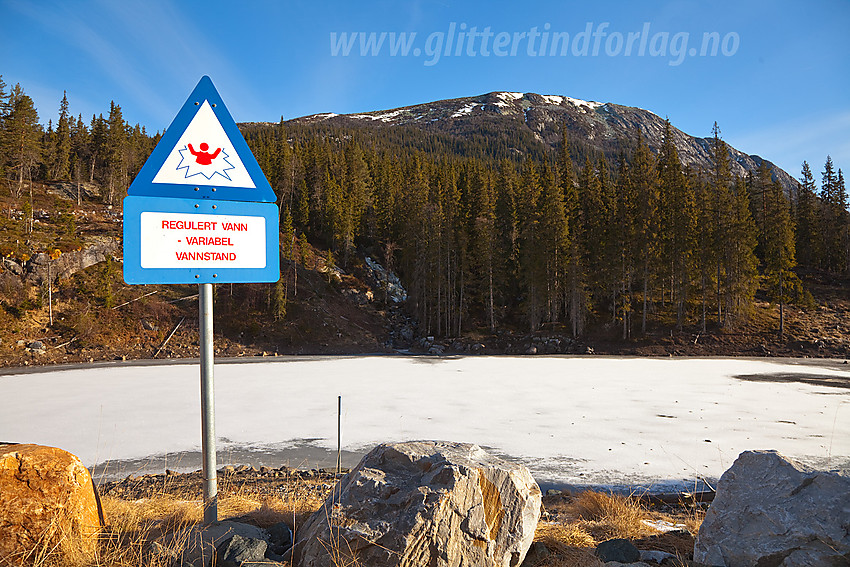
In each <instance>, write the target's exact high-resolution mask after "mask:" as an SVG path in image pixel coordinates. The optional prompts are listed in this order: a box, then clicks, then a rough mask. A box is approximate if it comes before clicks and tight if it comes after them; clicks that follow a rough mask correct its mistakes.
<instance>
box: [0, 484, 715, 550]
mask: <svg viewBox="0 0 850 567" xmlns="http://www.w3.org/2000/svg"><path fill="white" fill-rule="evenodd" d="M222 486H223V488H224V490H222V491H221V492H220V496H219V501H218V513H219V514H218V515H219V518H221V519H233V520H238V521H241V522H246V523H250V524H254V525H257V526H259V527H263V528H266V527H270V526H272V525H274V524H276V523H278V522H286V523H287V524H288V525H289V526H290V527H292V528H293V531H294V530H295V528H297V527H299V526H300V525H302V524H303V523H304V522H305V521H306V519H307V518H308V517H309V516H310V515H311V514H312V513H313V512H315V511H316V510H318V509H320V508H321V506H322V504H323V502H324V498H325V497H326V496H327V494H323V493H321V492H319V491H317V490H315V488H314V487H313V486H311V481H309V480H301V481H299V482H296V483H295V484H294V485H293V486H291V487H288V489H287V490H286V491H283V492H282V493H281V494H272V495H269V494H260V493H257V492H253V491H252V490H251V488H250V486H248V485H233V484H229V483H227V482H224V483H222ZM102 503H103V512H104V517H105V520H106V529H105V531H104V535H103V536H102V537H101V539H100V542H99V545H98V548H97V552H96V553H95V554H94V555H92V554H90V553H86V552H85V551H84V546H83V545H81V544H80V542H79V540H75V539H74V538H62V539H61V540H60V542H59V543H58V544H55V543H54V544H51V545H47V544H46V543H45V545H42V546H40V547H39V548H38V549H37V550H36V552H35V553H34V554H32V555H31V556H30V557H27V558H15V560H14V561H10V562H8V563H4V562H3V560H0V567H7V565H8V566H9V567H11V566H12V565H20V564H27V565H33V566H35V567H137V566H141V565H145V566H149V567H168V566H169V565H170V564H171V563H172V561H173V557H174V556H175V555H178V554H179V552H180V551H181V549H182V547H183V546H185V542H176V543H172V544H170V545H169V546H168V548H163V547H161V546H160V547H157V546H156V545H153V546H152V545H151V542H154V541H156V540H158V539H160V538H162V539H161V541H168V538H167V537H163V536H168V535H170V534H179V533H186V532H188V530H185V528H188V527H191V526H193V525H196V524H199V523H200V522H201V521H202V518H203V505H202V502H200V501H198V500H185V499H182V498H179V497H176V496H172V495H169V494H166V493H164V492H163V493H161V494H156V495H153V496H151V497H149V498H144V499H139V500H122V499H120V498H113V497H103V498H102ZM549 511H550V513H551V512H555V515H556V516H557V521H541V522H540V524H539V525H538V526H537V530H536V533H535V538H534V539H535V541H537V542H541V543H543V544H544V545H545V546H546V548H547V549H548V550H549V552H550V555H549V556H548V557H546V558H544V559H543V560H541V561H540V562H538V563H537V566H536V567H567V566H570V567H599V566H600V565H602V563H601V562H600V561H599V560H598V559H597V558H596V557H595V556H594V555H593V553H592V548H593V547H594V546H596V545H597V544H598V543H599V542H601V541H604V540H607V539H611V538H625V539H632V540H634V539H639V538H642V537H646V536H650V535H653V534H656V533H657V531H656V530H655V529H654V528H652V527H651V526H647V525H646V524H645V523H644V520H649V519H657V518H658V517H659V515H658V514H655V513H651V512H649V511H648V510H647V509H646V508H645V507H644V506H643V505H642V504H641V502H640V500H639V499H638V498H635V497H633V496H621V495H616V494H606V493H602V492H594V491H586V492H582V493H580V494H579V495H577V496H576V497H575V498H572V499H570V500H564V501H562V502H559V503H557V504H556V505H554V506H552V508H550V509H549ZM702 515H703V514H702V513H700V512H698V511H693V513H690V512H688V511H686V512H685V513H684V514H683V516H680V517H677V518H676V522H679V523H684V524H685V525H687V526H688V529H689V530H690V531H691V533H696V530H697V529H698V527H699V523H700V522H701V520H702ZM667 519H668V520H671V519H672V518H667ZM54 541H55V539H54ZM336 559H337V561H336V562H335V563H336V565H338V566H340V567H342V566H345V565H351V566H353V565H357V562H356V560H353V561H352V560H351V559H350V557H347V556H344V555H340V556H339V557H337V558H336ZM346 559H348V561H346Z"/></svg>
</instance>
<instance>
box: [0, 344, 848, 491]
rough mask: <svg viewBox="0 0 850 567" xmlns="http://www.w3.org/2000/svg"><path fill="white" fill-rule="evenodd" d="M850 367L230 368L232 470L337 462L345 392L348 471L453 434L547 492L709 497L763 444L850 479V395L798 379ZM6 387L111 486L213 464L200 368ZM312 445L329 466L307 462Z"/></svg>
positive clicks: (13, 413) (368, 361)
mask: <svg viewBox="0 0 850 567" xmlns="http://www.w3.org/2000/svg"><path fill="white" fill-rule="evenodd" d="M844 368H846V367H843V368H842V367H840V366H838V365H835V364H833V365H829V364H826V365H823V366H818V365H813V364H798V363H796V362H795V361H783V360H776V361H767V360H751V359H647V358H609V357H459V358H451V357H400V356H371V357H369V356H366V357H290V358H285V359H277V360H275V361H271V362H269V361H251V362H245V361H244V359H237V360H233V359H230V360H219V361H217V364H216V367H215V396H216V434H217V438H218V442H217V443H218V450H219V455H220V456H219V463H220V464H224V463H225V462H227V461H228V457H231V458H232V460H233V461H236V462H252V463H253V464H258V465H259V464H267V465H269V466H280V465H281V464H290V465H292V466H295V465H300V466H308V467H312V466H332V464H333V463H335V459H336V455H335V451H336V444H337V439H336V430H337V396H338V395H339V396H342V406H343V414H342V445H343V449H344V450H345V451H346V455H347V457H346V458H347V460H348V461H349V462H348V463H347V464H349V465H353V464H354V463H355V462H356V460H357V458H359V456H360V455H362V454H364V453H365V452H367V451H368V450H369V449H371V447H373V446H374V445H375V444H377V443H380V442H385V441H405V440H413V439H440V440H450V441H461V442H470V443H477V444H479V445H481V446H484V447H487V448H489V449H490V450H491V451H492V452H494V453H496V454H499V455H502V456H506V457H508V458H511V459H515V460H517V461H519V462H522V463H523V464H525V465H526V466H528V467H529V469H531V471H532V473H533V474H534V476H535V478H536V479H537V480H538V482H540V483H541V484H542V485H543V486H564V485H588V484H605V485H615V486H633V487H634V486H642V487H647V488H649V489H650V490H653V491H662V490H666V489H670V488H676V487H679V488H684V487H690V488H693V487H694V483H695V481H696V480H697V479H702V478H705V479H716V478H718V477H719V476H720V475H721V474H722V473H723V471H724V470H726V469H727V468H728V467H729V466H730V465H731V464H732V462H733V461H734V459H735V458H736V457H737V456H738V454H739V453H741V452H742V451H744V450H749V449H776V450H778V451H780V452H781V453H783V454H784V455H786V456H789V457H793V458H797V459H799V460H802V461H803V462H805V463H808V464H810V465H813V466H816V467H818V468H824V469H835V468H843V469H845V470H847V469H848V468H850V389H847V388H841V387H833V386H828V385H819V384H813V383H810V381H811V380H809V381H806V380H803V381H795V380H796V379H795V377H796V378H804V379H818V378H821V379H836V378H838V379H844V380H846V379H847V378H850V372H848V371H846V370H844ZM16 372H17V373H16ZM736 376H749V377H751V379H740V378H736ZM776 376H784V377H785V378H786V380H782V381H774V380H773V377H776ZM788 376H791V378H792V379H791V380H787V378H788ZM753 377H754V378H755V379H752V378H753ZM0 392H2V397H3V399H4V400H6V403H5V404H4V406H5V407H4V410H3V412H2V413H0V439H2V440H4V441H9V442H21V443H40V444H45V445H52V446H57V447H61V448H63V449H66V450H68V451H71V452H72V453H75V454H77V455H78V456H79V457H80V458H81V459H82V460H83V462H84V463H86V464H87V465H89V466H91V465H95V464H100V465H101V468H102V465H103V463H107V462H109V463H111V464H110V471H111V472H112V474H123V475H126V474H129V473H136V472H138V471H136V470H131V469H132V468H133V467H138V466H139V464H140V463H142V464H143V463H145V462H146V461H147V462H148V463H149V467H151V468H150V469H149V470H147V471H146V472H161V471H162V460H163V459H164V458H167V461H166V462H167V464H168V466H169V468H176V469H182V470H194V469H197V468H200V457H199V456H198V455H197V452H198V451H199V450H200V387H199V368H198V366H197V364H175V365H160V364H157V365H131V364H120V365H110V366H95V367H91V368H76V369H68V370H50V369H47V370H46V371H44V372H30V371H24V370H21V369H9V370H5V371H4V373H3V375H0ZM304 446H309V447H312V448H313V449H314V452H313V455H314V456H312V457H311V458H310V459H308V462H298V460H297V459H303V458H304V457H303V456H299V455H303V453H299V452H297V450H298V449H303V448H304ZM316 454H318V455H319V457H316V456H315V455H316ZM180 455H182V457H181V458H180V459H179V461H177V460H176V459H178V456H180ZM166 456H167V457H166ZM294 459H295V460H294ZM131 463H132V466H130V464H131ZM152 463H157V464H158V468H156V467H155V466H153V465H152ZM175 464H176V465H177V466H175Z"/></svg>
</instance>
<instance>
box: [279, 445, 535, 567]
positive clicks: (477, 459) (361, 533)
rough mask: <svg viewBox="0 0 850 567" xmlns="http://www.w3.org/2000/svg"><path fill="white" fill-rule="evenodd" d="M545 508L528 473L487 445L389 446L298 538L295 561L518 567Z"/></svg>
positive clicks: (374, 566)
mask: <svg viewBox="0 0 850 567" xmlns="http://www.w3.org/2000/svg"><path fill="white" fill-rule="evenodd" d="M540 504H541V494H540V488H539V487H538V486H537V483H536V482H535V481H534V479H533V478H532V477H531V473H529V472H528V469H526V468H525V467H523V466H522V465H518V464H514V463H509V462H507V461H504V460H502V459H499V458H496V457H493V456H491V455H489V454H488V453H486V452H485V451H484V450H482V449H481V448H480V447H478V446H477V445H470V444H465V443H444V442H437V441H415V442H407V443H393V444H384V445H379V446H378V447H376V448H375V449H373V450H372V451H371V452H370V453H369V454H368V455H366V456H365V457H364V458H363V460H361V461H360V464H359V465H357V467H356V468H354V469H353V470H352V471H351V472H349V473H348V474H347V475H345V476H344V477H343V478H342V479H340V481H339V483H338V484H337V486H336V487H335V488H334V490H333V492H332V494H331V495H330V496H329V497H328V499H327V500H326V501H325V503H324V505H323V507H322V508H320V509H319V510H318V511H317V512H316V513H314V514H313V516H311V517H310V519H309V520H308V521H307V523H306V524H305V525H304V527H303V528H302V529H301V530H300V531H299V532H298V534H297V537H296V545H295V548H294V558H295V561H296V562H295V563H294V564H296V565H300V566H302V567H318V566H322V567H325V566H330V565H334V564H337V565H339V564H348V563H347V562H348V561H358V562H359V564H360V565H369V566H370V567H384V566H402V565H403V566H405V567H414V566H419V565H421V566H426V565H427V566H429V567H443V566H446V567H448V566H453V567H454V566H474V565H488V566H499V567H501V566H505V567H507V566H516V565H520V564H521V563H522V561H523V558H524V557H525V555H526V552H527V551H528V548H529V546H530V545H531V543H532V541H533V539H534V530H535V528H536V527H537V521H538V519H539V517H540Z"/></svg>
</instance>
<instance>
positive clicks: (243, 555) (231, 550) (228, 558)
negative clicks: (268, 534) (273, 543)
mask: <svg viewBox="0 0 850 567" xmlns="http://www.w3.org/2000/svg"><path fill="white" fill-rule="evenodd" d="M268 545H269V544H268V542H267V541H266V540H264V539H259V538H250V537H242V536H241V535H239V534H234V536H233V537H231V538H230V539H229V540H227V541H225V542H222V543H221V544H219V546H218V549H217V550H216V562H215V564H216V567H241V565H242V564H243V563H244V562H246V561H251V562H254V561H257V562H259V561H265V559H266V548H267V547H268Z"/></svg>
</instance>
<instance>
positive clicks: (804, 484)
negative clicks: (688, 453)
mask: <svg viewBox="0 0 850 567" xmlns="http://www.w3.org/2000/svg"><path fill="white" fill-rule="evenodd" d="M848 559H850V478H848V477H846V476H843V475H840V474H837V473H827V472H819V471H814V470H810V469H808V468H806V467H804V466H802V465H800V464H797V463H793V462H790V461H788V460H786V459H785V458H784V457H782V456H781V455H779V454H778V453H776V452H775V451H747V452H744V453H741V455H740V456H739V457H738V459H737V460H736V461H735V463H734V464H733V465H732V467H731V468H730V469H729V470H727V471H726V472H725V473H723V476H722V477H720V481H719V483H718V485H717V496H715V498H714V502H712V504H711V507H710V508H709V509H708V512H707V513H706V515H705V519H704V520H703V522H702V526H701V527H700V530H699V535H698V536H697V539H696V543H695V544H694V561H696V562H699V563H705V564H708V565H721V566H725V567H750V566H756V565H759V566H761V565H770V566H772V567H792V566H794V567H797V566H801V567H802V566H804V565H806V566H814V565H830V566H831V565H848V564H850V561H848Z"/></svg>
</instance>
